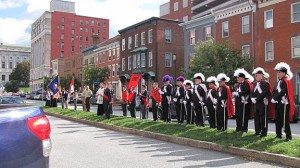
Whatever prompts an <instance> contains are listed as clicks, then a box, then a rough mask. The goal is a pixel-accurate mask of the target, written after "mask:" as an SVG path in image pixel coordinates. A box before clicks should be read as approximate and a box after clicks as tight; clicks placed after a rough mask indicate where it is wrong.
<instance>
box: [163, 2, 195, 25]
mask: <svg viewBox="0 0 300 168" xmlns="http://www.w3.org/2000/svg"><path fill="white" fill-rule="evenodd" d="M191 5H192V0H170V1H169V2H167V3H165V4H162V5H161V6H160V10H159V11H160V18H163V19H170V20H178V21H183V22H187V21H189V20H191V18H192V12H191Z"/></svg>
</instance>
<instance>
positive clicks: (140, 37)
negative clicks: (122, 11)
mask: <svg viewBox="0 0 300 168" xmlns="http://www.w3.org/2000/svg"><path fill="white" fill-rule="evenodd" d="M179 23H181V22H179V21H174V20H167V19H161V18H157V17H152V18H149V19H147V20H144V21H142V22H139V23H137V24H134V25H132V26H129V27H127V28H125V29H122V30H120V31H119V33H120V35H121V37H120V38H121V43H120V45H121V52H120V59H121V60H120V75H119V76H120V78H121V81H122V82H123V83H125V82H126V80H127V79H129V77H130V74H132V73H142V74H143V79H142V80H141V84H146V85H148V87H149V86H151V83H152V82H153V81H157V82H159V84H162V77H163V76H164V75H166V74H170V75H172V76H178V75H180V73H181V72H180V70H181V68H182V67H183V57H184V56H183V40H182V39H183V31H182V28H181V27H180V26H179V25H178V24H179Z"/></svg>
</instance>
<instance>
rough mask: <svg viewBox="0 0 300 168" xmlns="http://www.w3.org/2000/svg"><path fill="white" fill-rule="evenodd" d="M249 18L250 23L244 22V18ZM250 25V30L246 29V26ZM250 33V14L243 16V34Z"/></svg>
mask: <svg viewBox="0 0 300 168" xmlns="http://www.w3.org/2000/svg"><path fill="white" fill-rule="evenodd" d="M246 18H248V23H246V24H244V19H246ZM246 26H247V27H248V31H246V30H245V27H246ZM247 33H250V16H249V15H246V16H243V17H242V34H247Z"/></svg>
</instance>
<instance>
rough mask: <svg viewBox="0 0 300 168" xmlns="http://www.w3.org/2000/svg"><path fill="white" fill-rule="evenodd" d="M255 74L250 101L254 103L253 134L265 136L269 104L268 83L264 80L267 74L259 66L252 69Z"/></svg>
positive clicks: (267, 76)
mask: <svg viewBox="0 0 300 168" xmlns="http://www.w3.org/2000/svg"><path fill="white" fill-rule="evenodd" d="M252 74H253V75H255V80H256V82H255V84H254V89H253V91H252V97H251V101H252V103H253V104H255V119H254V125H255V135H260V136H261V137H264V136H267V132H268V104H269V96H270V94H269V90H270V85H269V83H268V82H267V81H266V79H267V78H269V76H270V75H269V74H268V73H266V72H265V70H264V69H263V68H261V67H258V68H256V69H254V70H253V72H252Z"/></svg>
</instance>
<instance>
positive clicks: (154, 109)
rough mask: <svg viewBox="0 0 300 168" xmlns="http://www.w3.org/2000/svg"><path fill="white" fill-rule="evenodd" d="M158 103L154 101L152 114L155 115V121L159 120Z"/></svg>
mask: <svg viewBox="0 0 300 168" xmlns="http://www.w3.org/2000/svg"><path fill="white" fill-rule="evenodd" d="M156 104H157V103H156V102H155V101H154V100H152V113H153V120H154V121H156V120H157V119H158V118H157V111H158V106H157V105H156Z"/></svg>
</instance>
